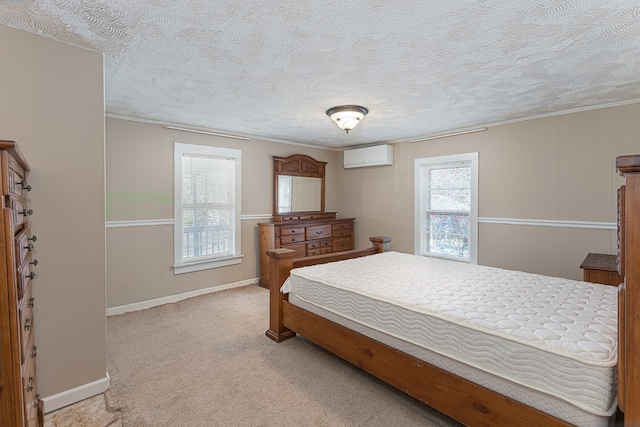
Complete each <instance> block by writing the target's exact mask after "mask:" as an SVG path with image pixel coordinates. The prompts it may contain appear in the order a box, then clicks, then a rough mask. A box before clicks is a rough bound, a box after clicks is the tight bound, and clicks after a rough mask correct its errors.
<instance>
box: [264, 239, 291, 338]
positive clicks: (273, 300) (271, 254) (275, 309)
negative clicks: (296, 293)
mask: <svg viewBox="0 0 640 427" xmlns="http://www.w3.org/2000/svg"><path fill="white" fill-rule="evenodd" d="M295 254H296V252H295V251H292V250H291V249H273V250H269V251H267V266H268V268H269V329H268V330H267V332H266V335H267V336H268V337H269V338H271V339H272V340H274V341H275V342H282V341H284V340H287V339H289V338H293V337H295V336H296V333H295V332H293V331H291V330H289V329H287V328H285V327H284V326H283V324H282V323H283V322H282V321H283V319H282V302H283V301H287V295H286V294H283V293H282V292H280V287H281V286H282V284H283V283H284V281H285V280H286V278H287V277H289V272H290V271H291V269H292V268H293V257H294V256H295Z"/></svg>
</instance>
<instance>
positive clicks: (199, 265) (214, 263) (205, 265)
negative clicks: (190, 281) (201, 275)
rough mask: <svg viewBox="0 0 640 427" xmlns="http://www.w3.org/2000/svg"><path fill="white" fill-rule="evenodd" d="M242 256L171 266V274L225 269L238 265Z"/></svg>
mask: <svg viewBox="0 0 640 427" xmlns="http://www.w3.org/2000/svg"><path fill="white" fill-rule="evenodd" d="M243 256H244V255H234V256H230V257H227V258H219V259H210V260H206V261H199V262H194V263H190V264H181V265H174V266H173V274H174V275H177V274H184V273H193V272H194V271H202V270H209V269H211V268H219V267H227V266H229V265H235V264H240V263H241V262H242V257H243Z"/></svg>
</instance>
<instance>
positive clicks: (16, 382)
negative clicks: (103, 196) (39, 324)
mask: <svg viewBox="0 0 640 427" xmlns="http://www.w3.org/2000/svg"><path fill="white" fill-rule="evenodd" d="M28 170H29V165H28V164H27V162H26V160H25V159H24V157H23V155H22V153H21V152H20V150H19V149H18V147H17V146H16V144H15V142H13V141H1V140H0V180H1V186H2V226H1V227H0V335H1V336H0V361H1V362H2V366H1V368H0V396H1V398H2V406H1V407H0V426H7V427H8V426H11V427H13V426H28V427H33V426H42V425H43V413H42V401H41V400H40V398H39V395H38V385H37V379H36V345H35V336H34V332H33V327H34V324H33V310H34V298H33V294H32V281H33V280H34V278H35V273H34V272H32V271H31V269H32V266H34V265H36V264H37V261H36V260H33V259H32V253H31V252H32V250H33V243H34V242H35V241H36V236H32V235H31V230H30V229H29V222H28V217H29V216H30V215H31V214H32V213H33V211H32V210H31V209H29V208H28V207H27V198H26V193H27V191H30V190H31V186H30V185H28V184H27V181H26V173H27V171H28Z"/></svg>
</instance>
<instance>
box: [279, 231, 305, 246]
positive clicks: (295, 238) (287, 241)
mask: <svg viewBox="0 0 640 427" xmlns="http://www.w3.org/2000/svg"><path fill="white" fill-rule="evenodd" d="M302 242H304V234H298V235H291V236H281V237H280V247H283V246H285V245H287V246H289V245H291V243H302Z"/></svg>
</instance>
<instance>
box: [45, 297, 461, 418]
mask: <svg viewBox="0 0 640 427" xmlns="http://www.w3.org/2000/svg"><path fill="white" fill-rule="evenodd" d="M267 325H268V291H267V290H265V289H262V288H260V287H258V286H257V285H250V286H245V287H242V288H236V289H231V290H226V291H221V292H217V293H214V294H209V295H203V296H199V297H196V298H191V299H188V300H184V301H181V302H178V303H175V304H167V305H163V306H160V307H155V308H151V309H148V310H144V311H138V312H133V313H127V314H123V315H118V316H112V317H109V318H108V334H107V336H108V359H107V367H108V371H109V375H110V377H111V388H110V390H109V391H108V392H107V393H106V395H105V396H104V399H103V400H104V401H103V402H100V404H101V405H104V409H105V411H106V413H107V415H105V417H106V418H105V421H98V423H102V424H76V425H78V426H80V425H96V426H98V425H100V426H107V425H109V426H115V425H117V426H126V427H129V426H131V427H148V426H149V427H150V426H153V427H158V426H172V427H175V426H192V427H198V426H203V427H205V426H206V427H213V426H332V427H333V426H335V427H339V426H369V427H370V426H374V427H375V426H407V427H411V426H421V427H424V426H442V427H445V426H450V427H453V426H459V425H460V424H458V423H456V422H455V421H453V420H451V419H450V418H448V417H446V416H444V415H442V414H440V413H439V412H437V411H434V410H432V409H431V408H429V407H428V406H426V405H424V404H422V403H420V402H419V401H417V400H415V399H413V398H411V397H409V396H407V395H405V394H404V393H402V392H400V391H398V390H396V389H394V388H392V387H390V386H388V385H387V384H385V383H383V382H381V381H379V380H377V379H376V378H374V377H372V376H371V375H368V374H366V373H365V372H363V371H361V370H360V369H358V368H356V367H354V366H352V365H350V364H349V363H347V362H345V361H343V360H342V359H340V358H338V357H336V356H334V355H332V354H330V353H329V352H327V351H325V350H323V349H321V348H320V347H317V346H316V345H314V344H312V343H311V342H309V341H307V340H305V339H304V338H300V337H296V338H294V339H290V340H288V341H285V342H283V343H280V344H276V343H275V342H273V341H271V340H269V339H268V338H267V337H266V336H265V335H264V333H265V330H266V329H267ZM49 420H51V417H49ZM107 423H108V424H107ZM49 425H51V426H54V425H55V426H64V425H65V424H64V422H63V421H62V420H61V419H60V420H59V421H58V423H57V424H51V422H50V424H49ZM69 425H73V424H69Z"/></svg>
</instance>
